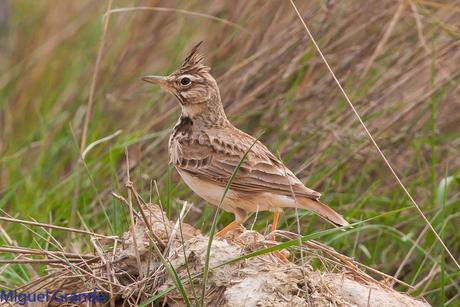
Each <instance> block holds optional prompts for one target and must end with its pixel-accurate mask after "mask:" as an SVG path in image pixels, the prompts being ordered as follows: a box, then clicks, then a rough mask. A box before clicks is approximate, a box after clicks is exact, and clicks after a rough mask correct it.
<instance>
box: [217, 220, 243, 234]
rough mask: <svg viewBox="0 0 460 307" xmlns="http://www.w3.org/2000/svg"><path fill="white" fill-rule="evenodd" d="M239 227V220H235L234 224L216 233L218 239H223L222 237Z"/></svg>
mask: <svg viewBox="0 0 460 307" xmlns="http://www.w3.org/2000/svg"><path fill="white" fill-rule="evenodd" d="M239 225H241V223H240V222H239V221H238V220H234V221H233V222H231V223H230V224H228V225H227V226H225V227H224V228H222V229H221V230H219V231H218V232H217V233H216V237H219V238H222V237H223V236H225V235H226V234H227V233H228V232H229V231H232V230H233V229H235V228H236V227H238V226H239Z"/></svg>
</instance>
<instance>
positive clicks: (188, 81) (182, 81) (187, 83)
mask: <svg viewBox="0 0 460 307" xmlns="http://www.w3.org/2000/svg"><path fill="white" fill-rule="evenodd" d="M191 82H192V81H191V80H190V78H187V77H184V78H182V79H181V80H180V84H182V85H189V84H190V83H191Z"/></svg>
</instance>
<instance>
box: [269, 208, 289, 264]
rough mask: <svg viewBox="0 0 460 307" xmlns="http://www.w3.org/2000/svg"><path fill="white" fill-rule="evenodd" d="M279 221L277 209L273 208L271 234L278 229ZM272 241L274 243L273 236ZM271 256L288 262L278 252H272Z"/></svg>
mask: <svg viewBox="0 0 460 307" xmlns="http://www.w3.org/2000/svg"><path fill="white" fill-rule="evenodd" d="M279 220H280V210H279V209H278V208H275V209H274V211H273V222H272V232H273V231H275V230H276V229H277V228H278V222H279ZM273 240H274V241H276V237H275V236H273ZM273 255H275V257H276V258H278V259H280V260H281V261H282V262H289V260H288V258H287V257H286V256H285V255H284V254H283V253H281V252H280V251H276V252H274V253H273Z"/></svg>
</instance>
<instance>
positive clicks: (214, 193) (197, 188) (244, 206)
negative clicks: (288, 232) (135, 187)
mask: <svg viewBox="0 0 460 307" xmlns="http://www.w3.org/2000/svg"><path fill="white" fill-rule="evenodd" d="M177 171H178V172H179V174H180V175H181V177H182V179H183V180H184V182H185V183H186V184H187V185H188V186H189V187H190V189H192V191H193V192H195V193H196V194H197V195H198V196H200V197H201V198H203V199H204V200H206V201H207V202H209V203H210V204H212V205H214V206H219V204H220V202H221V199H222V195H223V194H224V191H225V188H224V187H221V186H218V185H216V184H213V183H210V182H208V181H204V180H201V179H198V178H197V177H194V176H191V175H189V174H187V173H185V172H181V171H180V170H179V169H178V170H177ZM283 207H295V204H294V202H292V199H291V198H290V197H286V196H281V195H274V194H271V193H258V194H253V193H241V192H235V191H233V190H232V189H229V190H228V191H227V194H225V198H224V201H223V202H222V205H221V208H222V209H224V210H225V211H228V212H233V213H235V214H237V213H238V212H237V211H238V210H243V211H245V212H257V211H268V210H273V209H274V208H283Z"/></svg>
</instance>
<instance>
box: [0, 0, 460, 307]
mask: <svg viewBox="0 0 460 307" xmlns="http://www.w3.org/2000/svg"><path fill="white" fill-rule="evenodd" d="M294 2H295V3H296V5H297V6H298V8H299V11H300V12H301V14H303V18H304V20H305V21H306V22H307V24H308V26H309V29H310V31H311V32H312V34H313V35H314V37H315V39H316V40H317V43H318V46H319V47H320V48H321V50H322V52H323V53H324V56H325V57H326V58H327V60H328V62H329V64H330V66H331V68H332V69H333V71H334V72H335V74H336V75H337V77H338V80H339V81H340V82H341V84H342V85H343V86H344V90H345V92H346V93H347V94H348V95H349V98H350V100H351V101H352V102H353V104H354V105H355V107H356V109H357V111H358V113H359V114H360V115H361V116H362V119H363V121H364V123H365V124H366V126H367V127H368V128H369V131H370V133H371V134H372V135H373V136H374V138H375V140H376V142H377V143H378V144H379V146H380V148H381V150H382V152H383V153H384V155H385V156H386V157H387V158H388V160H389V161H390V162H391V165H392V166H393V168H394V170H395V172H396V174H397V175H398V176H399V177H400V178H401V180H402V182H403V183H404V185H405V186H406V187H407V189H408V192H409V193H410V194H411V195H412V196H413V197H414V200H415V202H416V203H417V204H419V206H420V209H421V211H422V212H423V213H424V214H425V215H426V217H427V219H428V220H429V221H430V222H431V224H432V225H433V228H434V230H436V231H437V233H438V234H439V235H440V237H441V239H442V240H443V241H444V242H445V244H446V246H447V247H448V248H449V250H450V251H451V252H452V255H453V256H454V257H457V256H458V255H459V254H460V243H459V242H460V240H459V239H460V237H459V236H460V233H459V232H458V231H457V230H458V222H459V213H458V212H459V210H458V209H457V208H458V206H459V205H460V193H459V191H460V190H459V187H460V184H459V182H460V179H459V176H460V174H459V166H460V158H459V146H460V128H459V124H458V123H459V122H460V112H458V110H460V105H459V101H460V91H459V88H460V87H459V79H460V52H459V48H460V40H459V39H460V9H459V7H460V6H459V5H460V4H459V2H458V1H454V2H449V3H447V2H440V1H438V2H435V1H422V0H408V1H394V2H391V1H328V2H322V1H314V2H312V1H294ZM0 3H2V2H1V1H0ZM140 6H142V7H150V9H136V10H134V9H123V8H133V7H140ZM6 7H7V8H9V17H8V19H5V17H3V16H4V15H3V14H0V70H1V71H2V74H0V98H1V99H0V209H2V210H3V211H2V213H1V217H3V219H2V220H1V222H0V244H1V245H5V246H7V247H8V248H9V249H8V248H7V249H5V248H6V247H5V246H4V247H2V248H3V249H2V250H1V252H0V258H1V260H2V261H3V260H8V261H10V262H11V263H10V264H9V265H4V264H1V265H0V287H2V288H11V287H17V286H20V285H23V284H26V283H28V282H30V281H31V280H34V279H35V278H37V277H38V276H42V275H43V274H44V273H45V272H44V266H43V265H39V264H38V263H34V261H31V262H30V263H27V264H26V263H15V262H14V261H13V260H12V259H15V255H16V254H15V252H13V250H12V249H17V250H21V251H26V250H27V251H31V250H40V251H47V252H46V253H47V257H46V260H47V261H48V262H56V261H57V260H56V258H53V257H54V256H52V254H57V255H58V256H57V257H60V259H62V258H66V259H67V260H68V263H67V264H66V265H67V266H68V265H69V264H72V263H74V259H75V258H73V257H71V256H70V255H71V254H72V253H79V254H84V255H92V251H93V250H94V249H95V246H94V244H93V241H91V240H89V237H87V236H81V235H76V234H73V235H69V232H67V231H63V229H54V228H51V227H46V226H45V225H44V224H49V225H51V224H52V225H55V226H63V227H71V228H78V229H81V230H84V231H86V232H89V233H98V234H104V235H107V236H112V235H118V236H119V235H121V234H122V233H124V232H125V231H127V230H128V225H129V224H130V223H131V220H132V219H131V217H130V212H131V213H132V212H133V211H132V210H129V208H130V205H129V204H130V203H131V205H133V204H135V203H136V197H135V195H134V194H133V195H131V197H132V199H131V202H130V201H129V197H128V195H127V194H126V195H125V194H124V195H122V196H123V197H124V198H126V199H127V200H128V202H127V203H128V204H127V205H126V206H125V205H123V201H120V200H118V199H116V198H114V197H113V196H112V192H115V193H117V195H118V194H123V193H125V192H124V191H125V189H124V188H123V186H124V185H125V183H126V182H127V181H128V180H127V179H128V178H127V177H126V176H127V175H126V157H125V148H127V150H128V156H129V161H130V179H131V181H133V182H136V185H137V188H138V191H139V193H140V195H141V196H142V197H143V198H144V199H149V202H151V203H157V204H161V206H162V207H163V209H164V211H165V212H166V215H167V217H165V218H169V219H172V220H176V218H177V216H178V215H179V213H180V212H181V210H182V203H183V202H182V201H184V200H186V201H188V202H193V203H194V206H193V207H192V209H190V212H189V213H188V214H187V215H186V217H185V220H186V222H187V223H190V224H192V225H193V226H194V227H196V228H199V229H200V230H201V231H202V232H204V233H207V232H208V231H209V230H210V228H211V226H212V223H211V222H210V221H211V220H212V216H213V215H214V210H215V208H214V207H211V206H209V205H207V204H205V203H204V202H203V201H202V200H200V199H199V198H198V197H197V196H195V195H193V193H192V192H191V191H190V190H189V189H188V188H187V187H186V186H185V184H184V183H182V182H181V181H180V180H179V177H178V176H177V174H176V173H175V171H174V170H173V169H172V168H171V166H169V165H168V154H167V139H168V136H169V131H170V129H171V127H172V125H173V124H174V122H175V121H176V119H177V117H178V113H179V106H178V104H177V103H176V101H174V98H173V97H169V96H168V95H167V94H164V93H162V92H161V91H159V90H158V89H156V88H154V87H150V86H148V85H145V84H143V83H142V82H141V81H140V77H141V76H143V75H146V74H152V73H155V74H161V73H163V74H167V73H169V72H171V71H172V70H173V69H174V67H175V66H176V65H177V63H178V62H179V61H180V60H181V58H182V56H183V55H184V53H185V52H186V51H187V49H188V48H189V47H190V46H191V45H192V44H193V43H195V42H197V41H199V40H205V49H206V56H207V63H208V64H209V65H210V66H211V67H212V73H213V74H214V75H215V76H216V77H217V79H218V83H219V86H220V89H221V95H222V98H223V101H224V105H225V109H226V111H227V113H228V114H229V117H230V119H231V120H232V122H234V124H235V125H237V126H238V127H240V128H241V129H243V130H245V131H246V132H248V133H250V134H252V135H260V134H261V133H262V132H263V134H262V137H261V141H263V142H264V143H265V144H266V145H267V146H268V147H269V148H270V149H271V150H272V151H273V152H279V155H280V156H281V158H282V159H283V160H284V161H285V162H286V164H287V165H288V166H289V168H291V169H292V170H293V171H295V172H296V174H297V175H298V176H299V178H301V179H302V180H303V181H304V182H305V184H306V185H307V186H309V187H312V188H314V189H316V190H319V191H321V192H322V193H323V195H324V198H323V200H324V202H326V203H329V204H330V205H331V206H332V207H334V209H336V210H337V211H338V212H340V213H342V214H343V215H344V216H345V217H346V218H347V219H348V220H350V221H351V222H354V223H358V224H357V225H356V226H355V228H354V229H352V230H349V231H346V232H330V233H326V234H324V236H322V237H321V238H318V240H319V241H321V242H322V243H325V244H327V245H329V246H331V247H333V248H334V249H335V250H336V251H337V252H339V253H340V254H342V255H346V256H347V257H351V258H353V259H356V260H357V261H358V262H360V263H362V264H364V265H366V266H370V267H372V268H374V269H376V270H378V271H380V272H383V273H385V274H387V275H389V276H394V277H396V278H397V279H398V280H401V281H403V282H404V283H405V284H407V285H405V284H398V283H394V284H393V282H392V281H391V280H392V279H390V281H389V282H390V284H392V285H393V286H394V287H395V288H396V289H398V290H401V291H408V292H410V294H411V295H414V296H423V297H424V298H425V299H426V300H427V301H428V302H430V303H431V304H433V305H442V304H447V305H451V306H454V305H455V304H456V303H457V302H458V300H459V293H460V288H459V286H458V278H459V270H458V268H457V267H456V265H455V263H454V262H453V261H452V259H451V258H450V257H449V256H448V255H447V253H446V252H445V250H444V249H443V248H442V246H441V245H440V244H439V240H437V239H436V238H435V236H434V235H433V233H432V232H431V231H430V230H429V229H428V227H427V224H426V223H425V221H424V220H423V219H421V217H420V215H419V214H418V213H417V211H416V210H415V209H414V207H413V205H412V204H411V202H410V200H409V199H408V198H407V195H406V194H405V193H404V191H403V190H402V189H401V187H400V186H399V185H398V182H397V181H396V180H395V178H394V176H393V175H392V173H391V172H390V171H389V170H388V168H387V167H386V166H385V164H384V163H383V161H382V159H381V157H380V156H379V154H378V152H377V151H376V150H375V147H373V145H372V143H371V141H370V139H369V138H368V136H367V135H366V134H365V132H364V131H363V129H362V127H361V126H360V123H359V122H358V121H357V119H356V116H355V115H354V114H353V112H352V110H351V109H350V108H349V105H348V103H347V101H346V100H345V98H344V96H343V94H342V93H341V91H340V89H339V88H338V87H337V85H336V83H335V81H334V79H333V77H332V76H331V74H330V72H329V71H328V69H327V67H326V66H325V65H324V61H323V60H322V58H321V57H320V56H319V54H318V53H317V50H316V49H315V47H314V46H313V44H311V42H310V41H309V39H308V36H307V35H306V32H305V29H304V27H303V26H302V24H301V23H300V21H299V18H298V16H296V13H295V11H294V10H293V8H292V6H291V5H290V3H289V2H277V1H232V2H231V4H230V3H229V2H226V1H213V2H204V1H179V2H177V3H174V4H172V3H170V2H169V1H143V2H137V1H118V0H117V1H113V3H112V4H110V3H109V2H108V1H70V2H69V1H51V0H50V1H33V2H30V1H27V0H17V1H9V3H8V4H7V5H6ZM108 7H110V8H111V9H112V11H111V13H110V15H109V14H105V13H106V11H107V8H108ZM151 7H158V8H162V9H151ZM1 8H3V4H1V5H0V9H1ZM104 14H105V17H103V16H104ZM105 24H106V26H105V27H104V25H105ZM98 52H99V54H100V55H99V56H98ZM85 117H86V118H87V119H88V120H87V134H86V136H84V135H85V132H84V131H85V129H86V128H85V127H86V124H85ZM120 130H121V132H119V131H120ZM83 139H85V140H84V142H82V140H83ZM82 144H83V146H81V145H82ZM82 153H84V159H83V160H81V159H80V157H81V154H82ZM131 207H132V206H131ZM72 208H74V209H72ZM134 209H136V208H134ZM136 210H137V209H136ZM298 214H299V221H300V223H299V224H300V233H301V234H302V235H309V234H316V233H321V232H322V231H324V230H325V229H328V227H329V226H328V225H327V224H324V223H322V222H321V221H320V220H319V219H318V218H316V217H314V216H312V215H311V214H308V213H307V212H304V211H299V212H298ZM270 217H271V215H270V213H258V214H257V215H254V216H253V217H252V218H251V219H250V220H249V221H248V222H247V223H246V227H247V228H248V229H250V228H253V229H254V230H257V231H258V232H260V233H265V232H266V231H267V229H269V228H268V227H267V226H268V223H269V219H270ZM5 218H6V219H5ZM132 218H137V217H136V216H135V215H134V216H132ZM232 218H233V217H232V216H231V215H230V214H224V215H223V216H222V218H221V219H220V222H219V223H218V225H217V227H218V228H220V227H222V226H223V225H225V224H226V223H228V222H229V221H231V220H232ZM12 219H19V220H27V221H32V222H33V223H41V224H40V225H41V226H42V228H37V227H36V226H37V225H26V224H22V225H20V224H18V223H11V220H12ZM361 221H365V222H362V223H359V222H361ZM281 222H282V223H281V224H282V225H281V229H282V231H287V232H288V233H298V226H297V217H296V213H295V211H292V210H287V211H285V212H284V214H283V216H282V220H281ZM289 239H293V238H289ZM109 240H110V239H109ZM23 249H24V250H23ZM64 252H65V253H69V254H64ZM90 252H91V253H90ZM48 253H49V255H48ZM293 253H294V256H293V257H294V258H292V259H293V260H297V261H298V262H300V261H301V255H302V253H301V252H300V251H298V250H295V251H293ZM64 255H65V256H64ZM98 256H99V255H98ZM302 257H303V256H302ZM305 258H307V256H306V255H305ZM27 259H29V258H28V257H26V256H24V257H20V258H18V259H15V261H16V262H21V261H22V260H27ZM33 259H36V258H33ZM457 259H458V257H457ZM20 260H21V261H20ZM165 260H167V257H166V258H165ZM304 260H305V259H304ZM23 262H26V261H23ZM36 262H38V261H36ZM310 265H311V266H312V267H313V268H314V269H318V270H323V269H324V268H325V267H327V265H325V264H324V263H323V262H322V261H320V260H318V259H317V260H313V261H312V262H311V263H310ZM165 267H167V265H166V266H165ZM171 273H172V274H173V273H174V268H173V267H172V268H171ZM368 274H369V275H371V276H372V277H373V278H376V279H381V278H382V277H381V276H379V275H378V274H376V273H372V272H368ZM408 285H410V287H409V286H408ZM195 290H196V291H195V294H196V295H197V296H199V295H201V291H200V290H201V288H200V287H197V288H196V289H195ZM151 294H152V295H155V292H152V293H151ZM157 294H158V293H157ZM192 297H193V295H192V296H191V298H192Z"/></svg>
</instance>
